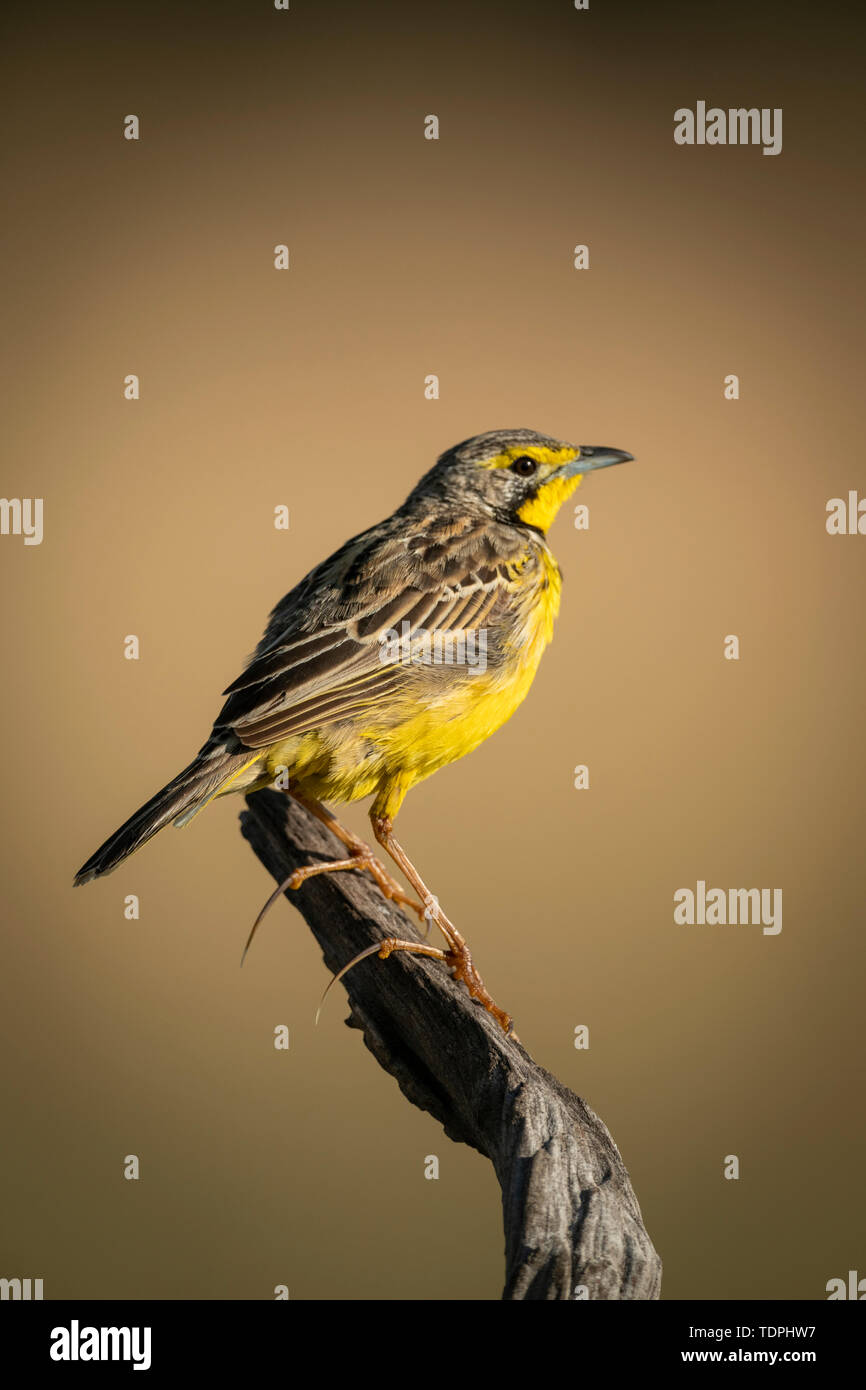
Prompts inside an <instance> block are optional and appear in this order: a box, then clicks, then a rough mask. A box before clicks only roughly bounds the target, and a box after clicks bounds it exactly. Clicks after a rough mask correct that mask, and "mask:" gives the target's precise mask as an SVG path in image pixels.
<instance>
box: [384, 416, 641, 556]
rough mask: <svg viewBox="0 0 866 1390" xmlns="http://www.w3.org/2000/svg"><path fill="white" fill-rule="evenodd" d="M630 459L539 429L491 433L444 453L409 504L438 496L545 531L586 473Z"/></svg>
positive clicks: (624, 455)
mask: <svg viewBox="0 0 866 1390" xmlns="http://www.w3.org/2000/svg"><path fill="white" fill-rule="evenodd" d="M631 457H632V455H631V454H626V453H624V452H623V451H622V450H621V449H608V448H606V447H603V446H601V445H598V444H581V445H577V444H566V443H564V442H563V441H562V440H560V439H552V438H551V437H550V435H547V434H538V433H537V431H535V430H490V431H489V432H488V433H487V434H477V435H475V436H474V438H472V439H465V440H464V441H463V443H462V444H455V445H454V448H453V449H448V450H447V451H446V453H444V454H442V455H440V457H439V458H438V459H437V461H436V464H435V466H434V467H433V468H431V470H430V472H429V473H427V474H425V476H424V477H423V478H422V479H421V481H420V483H419V484H418V486H417V487H416V488H415V489H414V491H413V492H412V493H411V494H410V497H409V499H408V500H409V503H411V502H412V501H413V500H414V499H416V498H418V497H430V496H436V497H438V498H440V499H441V500H442V501H446V502H451V503H453V504H454V505H455V506H462V507H466V508H472V509H480V510H481V511H483V512H486V513H487V514H489V515H490V516H492V517H494V518H495V519H496V520H497V521H506V522H512V523H522V524H523V525H525V526H532V527H535V528H536V529H537V530H539V531H542V532H543V531H546V530H547V528H548V527H549V526H550V524H551V522H552V521H553V519H554V517H555V516H556V514H557V512H558V511H559V509H560V507H561V506H562V504H563V502H565V501H566V500H567V498H569V497H570V496H571V494H572V493H573V492H574V490H575V488H576V487H577V486H578V484H579V483H580V481H581V478H582V477H583V475H584V474H585V473H589V472H592V471H593V470H594V469H596V468H607V467H609V466H610V464H612V463H625V462H626V461H627V460H629V459H631Z"/></svg>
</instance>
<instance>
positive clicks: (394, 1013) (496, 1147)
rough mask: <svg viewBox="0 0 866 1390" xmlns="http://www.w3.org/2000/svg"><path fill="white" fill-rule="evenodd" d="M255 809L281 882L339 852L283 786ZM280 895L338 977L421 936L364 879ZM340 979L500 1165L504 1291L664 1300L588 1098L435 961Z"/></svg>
mask: <svg viewBox="0 0 866 1390" xmlns="http://www.w3.org/2000/svg"><path fill="white" fill-rule="evenodd" d="M247 807H248V809H247V810H246V811H244V812H243V813H242V815H241V826H242V831H243V834H244V836H245V838H246V839H247V840H248V841H249V843H250V845H251V846H252V848H253V850H254V852H255V853H256V855H257V856H258V858H259V859H260V860H261V862H262V864H264V866H265V868H267V869H268V870H269V871H270V872H271V873H272V874H273V876H274V878H275V879H276V880H277V882H278V883H279V882H282V881H283V879H285V878H286V877H287V876H288V875H289V874H290V873H291V872H292V870H293V869H296V868H298V867H299V866H301V865H302V864H309V863H315V862H319V861H321V860H322V859H334V858H341V857H342V856H343V855H344V853H345V851H344V850H343V848H342V846H340V845H339V844H338V842H337V841H336V840H335V839H334V837H333V836H332V835H331V833H330V832H329V831H327V830H326V829H325V828H324V826H322V825H321V824H320V823H319V822H318V821H317V820H315V819H314V817H313V816H311V815H310V813H309V812H308V811H306V810H305V809H304V808H303V807H301V806H299V805H298V804H297V802H295V801H293V800H292V799H291V798H289V797H287V796H285V795H281V794H280V793H278V792H274V791H262V792H255V793H253V794H252V795H251V796H248V797H247ZM286 896H287V897H289V899H290V901H291V902H292V903H293V904H294V906H295V907H297V908H298V910H299V911H300V912H301V914H302V915H303V917H304V918H305V919H306V921H307V923H308V925H309V926H310V928H311V930H312V932H313V935H314V936H315V938H316V940H317V941H318V943H319V945H320V947H321V949H322V954H323V956H324V959H325V963H326V965H327V966H328V968H329V969H330V970H332V971H334V972H336V971H337V970H339V969H340V967H341V966H343V965H345V964H346V962H347V961H348V960H351V958H352V956H354V955H356V954H357V953H358V952H359V951H362V950H363V949H364V947H366V946H370V945H372V944H373V942H374V941H378V940H380V939H381V938H383V937H386V936H394V935H396V936H400V937H408V938H409V939H410V940H420V939H421V938H420V936H419V934H418V932H417V930H416V928H415V925H414V922H413V921H411V920H410V919H409V918H408V917H407V916H406V915H405V914H404V912H403V911H402V910H399V909H397V908H395V907H394V906H393V905H392V904H391V903H388V902H386V900H385V899H384V898H383V897H382V895H381V894H380V892H379V890H378V889H377V888H376V887H375V886H374V884H373V882H372V880H371V878H370V876H369V874H365V873H357V872H354V871H352V872H348V873H347V872H342V873H338V874H323V875H321V876H319V877H317V878H313V879H310V880H308V881H307V882H306V883H305V884H303V886H302V887H301V888H300V889H299V890H298V891H297V892H292V893H288V894H287V895H286ZM272 925H273V924H272V923H271V926H272ZM466 935H467V936H468V938H469V940H470V941H471V939H472V933H471V931H469V932H467V933H466ZM341 983H342V986H343V988H345V990H346V992H347V994H348V996H349V1004H350V1006H351V1011H352V1012H351V1017H350V1019H349V1020H348V1022H349V1024H350V1026H352V1027H356V1028H359V1029H361V1031H362V1033H363V1035H364V1041H365V1043H366V1044H367V1047H368V1048H369V1049H370V1051H371V1052H372V1053H373V1056H374V1057H375V1058H376V1060H377V1061H378V1062H379V1064H380V1065H381V1066H382V1067H384V1069H385V1070H386V1071H387V1072H390V1074H391V1075H392V1076H393V1077H395V1078H396V1080H397V1082H398V1084H399V1086H400V1088H401V1090H402V1091H403V1094H404V1095H405V1096H406V1097H407V1099H408V1100H410V1101H411V1102H412V1104H413V1105H417V1106H419V1107H420V1108H421V1109H422V1110H427V1111H429V1112H430V1114H431V1115H433V1116H434V1117H435V1118H436V1119H437V1120H438V1121H439V1122H440V1124H441V1125H442V1126H443V1128H444V1129H445V1132H446V1134H447V1135H449V1137H450V1138H451V1139H454V1140H456V1141H458V1142H460V1143H464V1144H471V1145H472V1147H473V1148H476V1149H478V1150H479V1152H480V1153H482V1154H484V1155H485V1156H486V1157H487V1158H489V1159H490V1161H491V1162H492V1164H493V1167H494V1169H495V1171H496V1176H497V1178H498V1180H499V1184H500V1186H501V1188H502V1208H503V1215H504V1222H505V1266H506V1268H505V1290H504V1293H503V1297H504V1298H506V1299H549V1300H555V1299H573V1298H576V1297H578V1296H581V1295H580V1294H579V1292H578V1290H579V1288H580V1286H583V1287H584V1288H585V1289H586V1293H585V1294H583V1295H582V1296H583V1297H588V1298H591V1299H654V1298H658V1296H659V1288H660V1284H661V1261H660V1259H659V1257H658V1255H657V1254H656V1252H655V1250H654V1249H653V1246H652V1243H651V1241H650V1238H649V1236H648V1235H647V1232H646V1230H645V1229H644V1225H643V1221H642V1219H641V1213H640V1208H639V1206H638V1202H637V1198H636V1197H635V1194H634V1191H633V1190H632V1186H631V1182H630V1181H629V1176H628V1173H627V1171H626V1168H625V1165H624V1163H623V1161H622V1159H621V1157H620V1154H619V1150H618V1149H617V1147H616V1144H615V1143H614V1142H613V1139H612V1138H611V1136H610V1134H609V1132H608V1130H607V1128H606V1127H605V1125H604V1124H603V1123H602V1121H601V1120H600V1119H599V1118H598V1116H597V1115H596V1114H594V1112H593V1111H592V1110H591V1109H590V1108H589V1106H588V1105H587V1104H586V1102H585V1101H583V1100H581V1099H580V1098H579V1097H578V1096H576V1095H574V1094H573V1093H572V1092H571V1091H569V1090H567V1089H566V1087H565V1086H563V1085H562V1084H561V1083H560V1082H559V1081H557V1079H556V1077H555V1076H551V1074H550V1073H549V1072H547V1071H545V1070H544V1068H543V1067H540V1066H538V1064H537V1063H536V1062H534V1061H533V1060H532V1058H531V1057H530V1056H529V1054H528V1052H526V1050H525V1049H524V1048H523V1047H522V1046H521V1045H520V1044H519V1043H518V1042H516V1041H515V1040H514V1039H513V1038H506V1037H505V1035H504V1034H503V1032H502V1030H501V1029H500V1028H499V1026H498V1024H497V1023H496V1022H495V1021H494V1020H493V1019H492V1018H491V1016H490V1015H489V1014H488V1013H486V1012H485V1011H484V1010H483V1009H482V1008H481V1007H480V1006H479V1005H478V1004H476V1003H474V1002H473V1001H472V1000H471V999H470V998H469V995H468V994H467V993H466V991H465V989H464V988H463V986H458V985H456V984H455V983H454V982H453V980H452V979H451V978H450V976H449V974H448V972H447V970H446V969H445V967H444V966H443V965H442V964H441V963H440V962H438V961H433V960H430V959H425V958H424V957H421V956H410V955H409V954H408V953H407V952H401V953H398V954H395V955H393V956H391V957H389V959H388V960H386V961H381V960H379V959H378V957H376V956H372V957H371V958H370V959H368V960H365V961H362V962H361V963H360V964H359V965H357V966H355V967H354V968H353V969H352V970H350V971H349V973H348V974H347V975H346V977H345V979H344V980H343V981H342V982H341ZM511 1002H512V1001H511V1000H509V1001H508V1003H511Z"/></svg>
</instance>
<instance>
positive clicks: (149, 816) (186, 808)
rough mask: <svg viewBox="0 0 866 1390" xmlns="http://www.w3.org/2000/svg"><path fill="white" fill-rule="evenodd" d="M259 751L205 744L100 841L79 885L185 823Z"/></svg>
mask: <svg viewBox="0 0 866 1390" xmlns="http://www.w3.org/2000/svg"><path fill="white" fill-rule="evenodd" d="M259 757H260V754H258V753H257V754H254V755H253V756H252V757H251V756H250V751H249V749H245V750H244V751H243V752H242V753H230V752H228V750H227V749H225V748H214V747H207V745H206V746H205V748H204V749H202V751H201V752H200V753H199V754H198V756H197V757H196V758H194V759H193V761H192V762H191V763H190V765H189V767H185V768H184V770H183V772H180V773H178V775H177V777H174V778H172V780H171V781H170V782H169V783H167V785H166V786H164V787H163V788H162V790H161V791H158V792H157V793H156V795H155V796H152V797H151V798H150V800H149V801H146V802H145V803H144V805H143V806H141V807H139V809H138V810H137V811H136V812H135V814H134V815H132V816H130V818H129V820H127V821H124V823H123V825H122V826H121V827H120V829H119V830H115V832H114V834H113V835H111V836H109V838H108V839H107V840H106V841H105V844H104V845H100V847H99V849H98V850H97V851H96V853H95V854H92V855H91V856H90V858H89V859H88V860H87V863H86V864H82V866H81V868H80V869H79V870H78V873H77V874H76V875H75V885H76V887H77V886H78V885H79V884H82V883H89V882H90V880H91V879H94V878H101V877H102V875H103V874H110V873H111V871H112V869H116V868H117V866H118V864H120V863H122V861H123V860H124V859H126V858H128V856H129V855H130V854H133V853H134V852H135V850H137V849H140V848H141V846H142V845H144V844H146V843H147V841H148V840H149V839H151V837H152V836H154V835H155V834H156V833H157V831H158V830H162V828H163V826H165V825H168V823H169V821H174V822H175V824H177V825H183V824H185V823H186V822H187V821H188V820H191V819H192V817H193V816H194V815H195V813H196V811H199V810H201V809H202V807H203V806H205V805H206V804H207V802H208V801H210V800H211V798H212V797H214V796H216V795H217V794H218V793H219V791H220V789H221V788H222V787H224V786H225V784H226V783H228V782H232V781H234V780H235V778H236V777H237V776H239V774H240V773H241V772H243V770H244V768H245V767H249V766H250V764H251V763H253V762H256V761H257V760H258V758H259Z"/></svg>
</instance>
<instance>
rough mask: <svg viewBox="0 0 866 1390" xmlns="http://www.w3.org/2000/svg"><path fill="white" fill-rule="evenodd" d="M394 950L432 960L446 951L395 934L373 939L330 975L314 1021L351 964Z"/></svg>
mask: <svg viewBox="0 0 866 1390" xmlns="http://www.w3.org/2000/svg"><path fill="white" fill-rule="evenodd" d="M394 951H410V952H411V953H412V954H413V955H416V956H432V957H433V959H434V960H447V953H446V952H445V951H440V950H439V949H438V948H437V947H436V946H424V945H422V943H421V942H420V941H401V940H400V938H399V937H397V936H386V938H385V940H384V941H375V942H374V943H373V945H372V946H367V947H366V948H365V949H364V950H363V951H359V952H358V954H357V955H356V956H353V957H352V959H351V960H350V961H349V963H348V964H347V965H344V966H343V968H342V969H341V970H338V971H337V973H336V975H332V976H331V978H330V980H329V981H328V983H327V985H326V986H325V990H324V993H323V995H322V997H321V999H320V1000H319V1007H318V1008H317V1010H316V1022H317V1023H318V1021H319V1015H320V1014H321V1012H322V1006H323V1005H324V1002H325V999H326V998H327V996H328V994H329V993H330V990H331V987H332V986H333V985H335V984H337V983H338V982H339V981H340V980H342V978H343V976H344V975H345V974H347V973H348V971H350V970H351V969H352V966H353V965H357V964H358V962H359V961H362V960H366V959H367V957H368V956H378V957H379V959H380V960H387V959H388V957H389V956H390V955H391V954H392V952H394Z"/></svg>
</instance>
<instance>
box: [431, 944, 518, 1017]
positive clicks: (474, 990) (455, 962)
mask: <svg viewBox="0 0 866 1390" xmlns="http://www.w3.org/2000/svg"><path fill="white" fill-rule="evenodd" d="M445 960H446V962H447V963H448V965H449V966H450V967H451V975H452V978H453V979H455V980H457V981H458V982H460V981H462V982H463V984H464V985H465V986H466V988H467V989H468V991H469V994H470V996H471V997H472V998H473V999H477V1000H478V1002H479V1004H481V1005H483V1007H484V1008H485V1009H486V1010H487V1012H488V1013H489V1014H492V1015H493V1017H494V1018H495V1019H496V1022H497V1023H498V1024H499V1026H500V1028H501V1029H502V1031H503V1033H508V1034H510V1035H511V1037H513V1038H515V1039H516V1038H517V1034H516V1033H515V1032H514V1030H513V1027H512V1023H511V1016H510V1014H507V1013H506V1012H505V1010H504V1009H500V1008H499V1006H498V1004H496V1003H494V1001H493V999H492V998H491V996H490V995H489V994H488V992H487V988H486V986H485V984H484V981H483V980H482V978H481V976H480V975H479V974H478V971H477V970H476V969H475V966H474V965H473V963H472V956H471V955H470V953H469V947H468V946H467V945H466V943H465V942H464V943H463V944H462V945H460V946H459V947H456V948H454V949H449V950H448V951H446V952H445Z"/></svg>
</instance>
